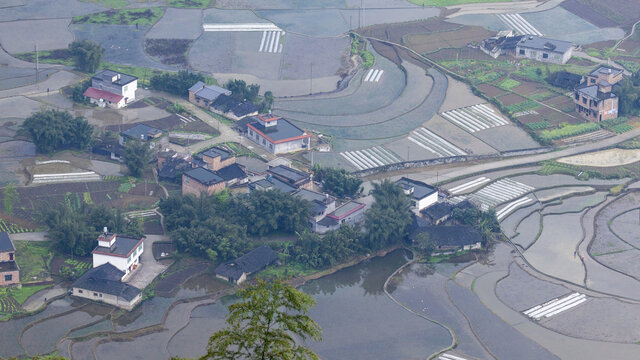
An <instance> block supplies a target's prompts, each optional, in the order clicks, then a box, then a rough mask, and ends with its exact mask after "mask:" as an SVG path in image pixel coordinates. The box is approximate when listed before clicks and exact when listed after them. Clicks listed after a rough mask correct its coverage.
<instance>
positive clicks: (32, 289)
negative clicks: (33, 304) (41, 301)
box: [10, 285, 52, 305]
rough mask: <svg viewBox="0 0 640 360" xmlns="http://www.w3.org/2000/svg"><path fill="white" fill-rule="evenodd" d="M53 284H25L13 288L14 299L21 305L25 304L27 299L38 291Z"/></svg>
mask: <svg viewBox="0 0 640 360" xmlns="http://www.w3.org/2000/svg"><path fill="white" fill-rule="evenodd" d="M50 287H52V285H35V286H23V287H21V288H19V289H18V288H12V289H11V291H10V293H11V296H13V299H14V300H15V301H16V302H17V303H18V304H20V305H22V304H24V302H25V301H27V299H28V298H29V297H30V296H31V295H33V294H35V293H37V292H38V291H40V290H44V289H48V288H50Z"/></svg>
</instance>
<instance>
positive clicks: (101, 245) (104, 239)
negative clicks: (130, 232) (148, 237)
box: [91, 228, 145, 277]
mask: <svg viewBox="0 0 640 360" xmlns="http://www.w3.org/2000/svg"><path fill="white" fill-rule="evenodd" d="M144 239H145V238H144V237H141V238H133V237H129V236H125V235H118V234H113V233H109V232H107V228H105V229H104V232H103V233H102V234H100V236H98V246H97V247H96V248H95V249H93V251H92V252H91V254H92V255H93V267H94V268H96V267H98V266H100V265H102V264H106V263H110V264H111V265H113V266H115V267H116V268H117V269H118V270H120V271H122V272H123V274H124V275H123V277H125V276H127V275H129V274H130V273H131V272H132V271H134V270H135V269H136V268H137V267H138V265H139V264H140V255H142V253H143V252H144Z"/></svg>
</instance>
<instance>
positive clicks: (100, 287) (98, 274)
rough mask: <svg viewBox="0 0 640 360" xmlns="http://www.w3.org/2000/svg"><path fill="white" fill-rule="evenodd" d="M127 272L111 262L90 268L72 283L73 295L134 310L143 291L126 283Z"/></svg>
mask: <svg viewBox="0 0 640 360" xmlns="http://www.w3.org/2000/svg"><path fill="white" fill-rule="evenodd" d="M124 276H125V273H124V272H123V271H122V270H120V269H118V268H117V267H115V266H114V265H113V264H111V263H104V264H102V265H100V266H97V267H94V268H92V269H89V271H87V272H86V273H84V274H83V275H82V276H81V277H80V278H79V279H78V280H76V281H75V282H74V283H73V284H72V285H71V294H72V295H73V296H77V297H81V298H85V299H89V300H93V301H100V302H103V303H105V304H109V305H113V306H116V307H119V308H122V309H125V310H129V311H130V310H132V309H133V308H134V307H135V306H136V305H137V304H138V303H139V302H140V301H142V291H140V289H138V288H137V287H135V286H131V285H129V284H125V283H123V282H122V281H121V279H122V278H123V277H124Z"/></svg>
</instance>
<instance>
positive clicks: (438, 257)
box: [428, 250, 469, 264]
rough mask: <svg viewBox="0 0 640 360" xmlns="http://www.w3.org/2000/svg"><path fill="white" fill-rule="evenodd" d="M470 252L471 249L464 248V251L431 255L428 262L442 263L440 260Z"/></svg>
mask: <svg viewBox="0 0 640 360" xmlns="http://www.w3.org/2000/svg"><path fill="white" fill-rule="evenodd" d="M468 253H469V250H463V251H458V252H455V253H453V254H447V255H431V256H429V260H428V262H429V263H432V264H437V263H440V262H443V261H447V260H450V259H452V258H456V257H458V256H461V255H465V254H468Z"/></svg>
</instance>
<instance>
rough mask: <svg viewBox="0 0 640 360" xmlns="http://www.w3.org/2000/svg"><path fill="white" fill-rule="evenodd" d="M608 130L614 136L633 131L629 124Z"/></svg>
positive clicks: (615, 126)
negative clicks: (614, 134)
mask: <svg viewBox="0 0 640 360" xmlns="http://www.w3.org/2000/svg"><path fill="white" fill-rule="evenodd" d="M609 130H611V131H613V132H615V133H616V134H622V133H626V132H627V131H631V130H633V126H631V125H629V124H618V125H614V126H612V127H610V128H609Z"/></svg>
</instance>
